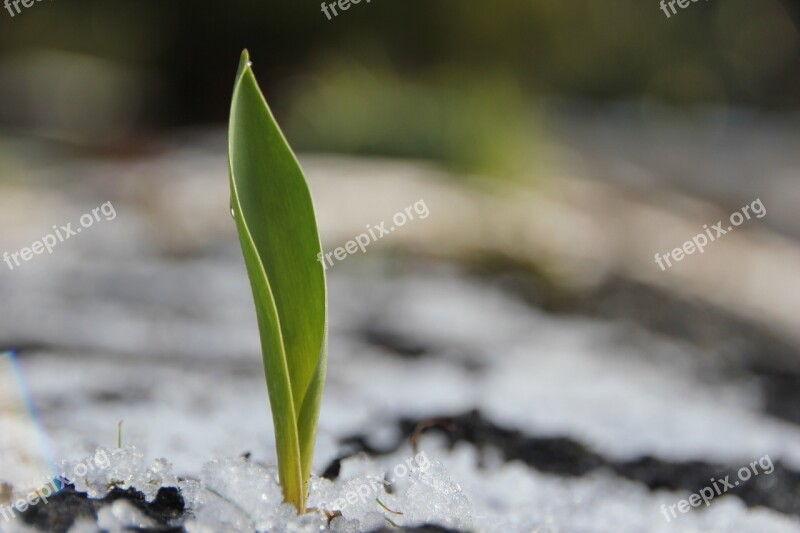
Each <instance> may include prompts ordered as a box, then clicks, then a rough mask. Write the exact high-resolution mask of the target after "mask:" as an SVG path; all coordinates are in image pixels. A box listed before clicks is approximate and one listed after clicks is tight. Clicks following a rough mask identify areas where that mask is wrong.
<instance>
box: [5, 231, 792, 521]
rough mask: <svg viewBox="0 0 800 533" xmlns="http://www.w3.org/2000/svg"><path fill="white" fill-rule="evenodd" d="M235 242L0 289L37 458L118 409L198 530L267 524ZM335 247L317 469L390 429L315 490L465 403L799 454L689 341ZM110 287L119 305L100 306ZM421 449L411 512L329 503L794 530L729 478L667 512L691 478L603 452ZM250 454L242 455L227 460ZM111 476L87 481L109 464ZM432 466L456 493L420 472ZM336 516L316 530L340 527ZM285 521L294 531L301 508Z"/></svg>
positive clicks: (695, 443) (364, 466) (573, 427)
mask: <svg viewBox="0 0 800 533" xmlns="http://www.w3.org/2000/svg"><path fill="white" fill-rule="evenodd" d="M236 252H237V251H236V249H235V248H233V247H230V248H225V249H223V250H222V251H221V252H220V253H219V254H218V255H217V256H215V257H212V258H208V259H204V260H202V261H180V262H175V261H152V262H150V263H149V264H146V263H145V262H141V263H140V264H126V265H122V264H121V265H119V268H102V269H101V268H100V267H98V266H97V265H95V268H96V270H92V269H90V270H89V271H87V270H85V269H84V268H83V267H84V265H74V266H73V267H70V268H65V269H64V271H63V272H60V273H59V277H60V280H59V279H55V280H53V281H52V283H53V285H51V286H45V287H36V286H26V285H25V284H24V283H21V284H18V285H15V286H14V288H13V289H12V288H9V287H6V288H5V289H6V294H5V295H4V296H5V299H6V301H16V302H19V306H20V309H23V306H22V302H26V305H25V306H24V312H22V311H21V312H20V314H19V315H18V317H19V316H23V317H24V316H25V314H24V313H30V314H31V315H35V316H38V317H40V320H41V323H42V324H48V325H49V326H50V327H48V328H47V329H43V330H41V332H40V334H39V336H38V340H40V342H41V343H42V344H41V345H40V346H38V347H31V348H30V349H29V350H25V351H23V352H22V356H21V358H20V360H21V363H22V366H23V368H24V372H25V373H26V375H27V377H28V380H29V384H30V388H31V391H32V395H33V398H34V399H35V401H36V404H37V405H38V406H39V409H40V412H41V415H42V421H43V424H44V427H45V428H46V433H47V435H48V436H49V439H50V441H51V442H52V445H53V446H54V448H55V455H56V456H57V457H61V458H71V459H74V460H77V459H80V458H81V457H83V456H85V455H87V454H90V453H92V452H93V451H94V450H95V448H96V447H97V446H104V447H106V448H112V449H113V448H114V447H115V444H116V439H117V423H118V421H120V420H123V421H124V425H123V432H122V437H123V444H124V445H130V446H135V447H136V448H138V449H139V450H141V451H142V452H143V454H144V456H146V457H147V458H148V460H150V459H154V458H158V457H164V458H166V459H167V461H169V462H170V463H171V464H172V465H173V467H172V468H173V472H174V474H175V475H177V476H179V477H181V478H186V479H191V480H195V482H194V484H192V485H191V487H193V488H194V489H193V490H192V488H191V487H190V490H188V491H187V492H186V494H187V500H188V503H189V504H190V505H192V506H195V509H196V514H197V518H196V519H195V520H194V521H192V522H191V523H190V524H189V525H188V526H187V529H188V530H189V531H217V530H219V529H215V528H217V527H221V526H219V524H220V523H222V524H227V526H226V527H231V528H233V529H232V530H237V529H238V528H243V529H244V530H247V529H248V527H252V526H253V525H259V524H261V525H262V526H263V524H270V527H269V528H268V529H269V530H280V528H277V526H276V524H277V523H278V522H275V521H274V520H278V521H280V520H285V519H287V518H286V517H283V518H281V519H280V520H279V519H278V518H276V517H275V516H273V515H272V514H271V513H275V512H285V509H284V510H283V511H279V510H276V508H274V505H273V504H275V503H276V502H277V501H278V500H279V496H278V494H279V493H278V492H277V490H278V489H277V486H276V485H275V484H274V481H273V478H274V472H273V471H272V470H270V469H269V468H267V467H264V466H261V465H262V464H268V463H271V462H272V461H273V460H274V449H273V448H272V433H271V424H270V420H269V410H268V404H267V397H266V390H265V385H264V379H263V375H262V372H261V366H260V365H261V363H260V359H259V354H258V344H257V343H258V339H257V332H256V327H255V323H254V320H253V317H252V315H251V309H250V306H251V303H250V301H249V299H248V297H249V296H248V292H247V291H248V286H247V279H246V277H245V275H244V271H243V269H242V267H241V265H240V263H239V259H238V256H237V255H236ZM354 263H355V266H354V268H351V269H346V268H336V269H333V270H332V271H331V275H330V285H331V288H330V291H331V312H330V314H331V318H332V331H331V350H330V371H329V379H328V386H327V390H326V396H325V402H324V407H323V413H322V420H321V423H320V436H319V445H318V452H317V457H316V470H317V473H318V474H321V473H322V472H323V471H324V470H325V468H326V466H328V465H330V464H331V462H332V461H333V460H334V459H336V458H337V457H339V456H340V455H347V453H346V452H348V451H349V450H350V449H351V448H350V447H349V446H348V445H346V444H345V445H342V444H340V442H341V441H342V440H343V439H346V438H348V437H352V436H354V435H359V436H363V437H365V438H367V439H368V440H369V442H370V444H371V446H375V447H377V448H386V449H387V450H392V449H393V448H395V447H396V446H395V444H397V443H398V442H400V446H399V447H396V449H394V450H393V451H391V453H388V454H386V455H380V456H375V457H368V456H364V455H355V456H353V457H351V458H348V459H345V461H344V465H343V467H342V470H341V474H340V475H339V477H338V478H337V479H336V480H335V481H327V480H325V481H320V482H318V483H321V484H322V485H324V487H323V489H324V490H325V491H328V492H330V491H333V492H334V494H333V495H332V496H328V499H329V501H334V500H335V499H336V498H334V497H333V496H335V495H337V494H338V495H339V496H341V495H346V494H347V491H348V490H349V489H348V488H347V487H353V486H358V484H359V483H360V484H364V483H369V481H368V480H369V479H370V478H375V477H381V471H382V470H384V471H388V472H389V473H391V472H392V471H393V469H394V468H395V467H396V466H397V465H402V464H404V461H405V460H406V459H408V458H409V457H413V452H412V451H411V448H410V446H409V444H408V443H407V442H403V441H401V436H400V429H399V426H398V421H399V420H401V419H412V420H424V419H426V418H429V417H442V416H450V415H453V416H455V415H460V414H462V413H465V412H469V411H470V410H473V409H479V410H480V411H481V412H482V413H483V415H484V416H485V417H486V418H487V419H489V420H491V421H492V422H493V423H494V424H497V425H499V426H502V427H508V428H513V429H516V430H519V431H520V432H522V433H524V434H526V435H530V436H536V437H568V438H570V439H572V440H574V441H576V442H579V443H581V444H583V445H585V446H586V447H588V448H589V449H591V450H594V452H596V453H597V454H599V455H600V456H602V457H604V458H606V459H607V460H609V461H633V460H636V459H637V458H639V457H641V456H644V455H650V456H654V457H657V458H658V459H660V460H662V461H665V462H684V461H705V462H709V463H724V464H729V465H730V466H731V471H732V472H734V473H735V471H736V470H737V469H738V468H739V467H740V466H742V465H748V464H749V463H750V462H751V461H754V460H758V459H759V458H762V457H764V456H767V455H768V456H769V457H770V458H771V460H772V461H774V462H776V463H778V462H780V463H782V464H784V465H786V466H787V467H789V468H791V469H792V470H794V471H800V430H798V428H797V427H796V426H794V425H792V424H788V423H785V422H781V421H778V420H777V419H774V418H770V417H768V416H765V415H764V413H763V412H762V411H761V405H760V399H759V397H758V394H757V391H756V389H754V388H753V387H752V386H750V385H748V383H742V382H713V381H706V380H704V379H703V372H701V371H700V369H699V368H698V363H697V362H696V361H697V360H698V357H697V353H696V351H697V349H696V348H695V347H691V346H688V345H682V344H681V343H678V342H674V341H671V340H668V339H666V338H663V337H658V336H656V335H653V334H650V333H647V332H644V331H638V332H636V334H631V333H630V327H631V326H630V325H625V324H621V323H617V322H611V321H602V322H601V321H597V320H592V319H588V318H585V317H576V316H554V315H548V314H546V313H543V312H542V311H540V310H537V309H534V308H530V307H528V306H527V305H526V304H525V303H524V302H522V301H520V300H519V299H518V298H516V297H515V296H513V295H510V294H508V293H507V292H504V291H503V290H501V289H500V288H498V287H497V286H496V285H493V284H492V283H490V282H487V281H482V280H478V279H475V278H473V277H470V276H467V275H464V274H462V273H459V271H458V270H457V269H456V268H453V267H448V266H441V265H440V266H430V265H416V266H415V265H410V266H409V268H408V269H407V272H406V273H404V274H402V275H399V276H398V275H387V274H386V273H387V272H388V271H390V268H389V264H388V263H385V262H383V261H382V260H372V259H368V260H364V261H362V262H354ZM103 266H104V267H105V266H106V265H103ZM79 267H80V268H79ZM67 280H69V281H67ZM62 282H63V283H62ZM83 283H93V284H94V285H93V287H95V288H94V290H93V291H92V292H91V296H92V297H91V298H90V299H86V300H83V299H81V298H80V297H78V295H79V294H81V292H82V284H83ZM54 287H61V289H56V290H54ZM125 291H130V293H129V294H128V295H125V297H124V300H125V302H126V305H115V303H114V301H115V300H117V299H119V298H120V297H121V296H120V292H125ZM66 307H68V308H69V310H70V311H69V314H70V316H71V317H72V320H74V324H94V325H95V326H94V327H96V328H97V334H91V335H84V336H80V335H79V334H77V333H76V332H75V330H74V329H72V325H73V324H72V323H70V322H69V321H59V320H57V317H56V314H57V313H59V312H61V310H62V309H63V308H66ZM18 320H20V322H17V323H13V320H12V323H11V324H10V325H9V323H8V322H6V323H5V324H3V326H2V330H3V331H2V334H3V336H4V337H5V338H9V337H11V336H12V334H14V333H15V334H17V335H20V334H28V335H33V334H34V332H33V331H30V332H26V331H25V330H24V328H22V319H20V318H18ZM57 343H62V344H63V343H66V344H67V345H70V344H72V346H66V347H62V348H56V347H54V345H56V344H57ZM73 343H74V344H73ZM403 343H405V344H403ZM700 359H702V358H700ZM420 446H421V450H423V451H424V452H425V454H427V456H428V457H430V458H431V461H432V462H434V463H435V465H436V467H435V468H431V469H430V471H429V472H419V474H420V479H414V480H412V485H411V488H409V489H408V490H409V491H416V492H412V494H415V495H417V498H418V500H417V501H418V503H417V504H416V505H419V500H421V501H422V502H424V503H425V504H427V506H425V507H422V508H420V509H414V508H413V501H412V500H409V499H408V498H406V497H405V495H404V493H403V492H402V491H401V492H400V493H398V494H395V495H383V499H382V500H381V501H382V502H383V503H384V504H385V505H386V506H387V507H389V508H390V509H392V510H401V511H403V510H404V511H405V512H406V514H404V515H402V516H401V515H397V516H394V515H392V514H391V513H388V512H387V511H382V510H381V508H380V506H379V505H378V504H377V503H376V502H374V501H370V502H369V504H368V505H361V506H356V507H357V508H356V509H354V510H350V511H347V510H345V512H344V519H348V518H350V519H360V520H362V521H364V524H367V525H368V526H369V527H374V526H379V525H381V520H383V518H382V517H383V516H386V517H388V518H390V519H391V520H393V521H394V522H395V523H397V524H414V523H424V522H426V521H431V522H437V523H440V524H442V525H448V526H451V527H461V528H464V529H474V530H476V531H499V530H503V531H608V530H610V529H613V530H615V531H644V530H647V531H675V530H680V531H712V530H713V531H742V530H747V531H795V530H797V531H800V522H798V521H797V519H796V517H790V516H786V515H782V514H780V513H778V512H776V511H774V510H769V509H766V508H751V509H748V508H747V507H746V506H745V505H744V504H743V503H742V502H741V501H740V500H739V499H738V498H736V497H731V496H724V497H719V498H718V499H716V500H713V501H712V502H711V505H710V506H709V507H708V508H705V506H703V507H702V508H699V509H692V510H691V511H690V512H688V513H686V514H682V513H681V514H678V515H677V519H673V520H670V521H667V520H666V518H665V515H664V514H662V513H663V512H662V510H661V506H662V504H666V505H667V506H669V505H672V504H676V503H677V502H678V501H680V500H682V499H684V498H686V497H688V491H686V492H684V491H667V490H650V489H648V487H647V486H645V485H643V484H641V483H638V482H636V481H633V480H631V479H626V478H625V477H623V476H620V475H618V474H616V473H614V472H610V471H608V470H606V469H597V470H593V471H591V472H588V473H586V474H585V475H581V476H562V475H558V474H553V473H546V472H541V471H539V470H537V469H536V468H533V467H532V466H530V465H528V464H525V462H524V461H510V462H506V461H504V460H503V457H502V453H501V451H500V450H494V451H492V450H489V451H488V452H487V451H486V450H480V449H479V447H477V446H476V445H475V444H473V443H469V442H461V443H458V444H457V445H456V446H455V447H453V448H452V449H449V447H448V446H447V445H446V441H445V439H444V438H443V436H442V434H441V433H439V432H430V435H427V434H426V435H425V436H423V437H422V438H421V440H420ZM247 452H249V453H250V454H252V455H251V458H250V459H249V460H245V459H239V460H237V459H235V458H236V457H238V456H240V455H242V454H244V453H247ZM213 458H217V459H218V460H217V462H212V463H211V464H206V463H208V462H209V461H211V460H212V459H213ZM125 460H128V459H125ZM204 465H205V466H204ZM440 465H441V466H440ZM104 475H105V473H104ZM131 475H132V476H133V475H134V474H131ZM766 475H768V474H762V476H766ZM108 476H109V477H108V479H105V478H103V480H102V481H103V483H100V486H103V485H104V484H105V482H106V481H108V480H109V479H117V477H118V476H117V475H116V474H110V473H108ZM359 476H361V477H359ZM165 479H174V478H172V477H169V476H167V477H166V478H165ZM406 481H408V480H406ZM130 483H133V484H136V482H135V481H133V478H131V481H130ZM197 483H199V485H198V484H197ZM442 484H447V485H449V486H451V487H453V490H452V491H442V490H439V489H438V488H437V487H440V486H441V485H442ZM456 484H457V486H458V487H460V489H456V488H455V487H456ZM139 485H141V482H140V483H139ZM205 486H210V487H212V489H213V491H214V493H218V492H222V493H223V495H224V496H225V498H221V497H219V496H216V495H215V494H214V493H210V492H208V491H207V490H205V489H204V488H203V487H205ZM139 488H141V489H147V487H141V486H139ZM152 488H153V487H152V486H151V487H150V489H151V490H150V494H149V496H150V497H151V498H152V497H154V496H155V493H154V492H153V491H152ZM320 490H322V489H320ZM100 496H102V494H100ZM276 498H277V499H276ZM313 498H314V497H313V496H312V501H313ZM227 500H232V501H235V502H237V504H238V505H239V506H240V507H243V508H244V509H245V511H246V512H244V513H243V512H241V511H236V512H234V511H232V510H231V505H230V504H229V503H228V502H227ZM384 500H385V501H384ZM465 502H469V503H468V504H467V503H465ZM120 516H127V515H125V513H122V512H121V515H120ZM344 519H337V521H336V522H335V523H333V524H332V527H341V528H342V529H341V530H342V531H350V530H353V529H352V528H353V527H359V526H355V525H354V523H350V522H346V521H345V520H344ZM106 520H110V518H109V517H106ZM304 520H305V521H306V522H303V523H305V524H306V527H307V528H308V530H312V529H314V527H318V526H319V523H318V521H316V522H315V521H314V520H312V519H309V518H306V519H304ZM309 520H311V522H313V524H311V523H308V522H307V521H309ZM112 522H113V521H112ZM215 524H217V525H215ZM0 527H4V526H0ZM361 527H364V525H362V526H361ZM273 528H275V529H273ZM348 528H350V529H348ZM10 530H13V529H10ZM81 531H82V530H81Z"/></svg>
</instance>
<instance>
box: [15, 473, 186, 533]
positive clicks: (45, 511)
mask: <svg viewBox="0 0 800 533" xmlns="http://www.w3.org/2000/svg"><path fill="white" fill-rule="evenodd" d="M117 500H127V501H128V502H129V503H131V504H132V505H133V506H134V507H136V508H137V509H138V510H140V511H141V512H142V513H144V514H145V515H146V516H147V517H149V518H151V519H152V520H153V521H154V522H155V523H156V524H158V527H155V528H133V529H129V531H138V532H141V533H148V532H152V533H155V532H161V533H172V532H181V531H184V529H183V527H176V526H175V525H174V524H176V522H179V521H180V520H181V518H182V517H183V515H184V512H185V504H184V501H183V496H181V493H180V491H179V490H178V489H177V488H175V487H162V488H161V489H159V491H158V494H157V495H156V498H155V499H154V500H153V501H152V502H147V501H146V500H145V497H144V494H142V493H141V492H139V491H137V490H135V489H132V488H129V489H126V490H122V489H120V488H114V489H112V490H111V492H109V493H108V495H107V496H106V497H105V498H103V499H92V498H89V496H88V494H86V493H85V492H78V491H76V490H75V487H74V486H72V485H67V486H65V487H64V489H63V490H61V491H60V492H58V493H57V494H55V495H53V497H52V498H50V500H49V503H47V504H43V503H39V504H38V505H35V506H33V507H30V508H28V509H27V510H26V511H25V512H24V513H22V514H20V518H21V519H22V520H23V521H24V522H25V523H26V524H28V525H31V526H34V527H36V528H38V529H39V530H41V531H47V532H48V533H66V531H67V530H69V528H70V527H71V526H72V524H73V523H75V521H76V520H78V519H79V518H90V519H95V520H96V519H97V512H98V511H99V510H100V508H101V507H103V506H105V505H108V504H110V503H113V502H115V501H117Z"/></svg>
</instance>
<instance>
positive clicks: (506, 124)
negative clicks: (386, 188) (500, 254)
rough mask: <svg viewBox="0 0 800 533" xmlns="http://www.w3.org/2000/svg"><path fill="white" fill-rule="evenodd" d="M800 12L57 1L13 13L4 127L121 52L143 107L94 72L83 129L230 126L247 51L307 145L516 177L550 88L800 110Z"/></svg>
mask: <svg viewBox="0 0 800 533" xmlns="http://www.w3.org/2000/svg"><path fill="white" fill-rule="evenodd" d="M796 9H797V7H796V4H795V3H792V2H791V1H790V0H759V1H758V2H753V1H752V0H710V1H707V2H697V3H692V4H691V5H690V8H687V9H684V10H681V11H680V12H679V13H678V14H677V15H674V16H672V17H671V18H669V19H668V18H666V17H665V15H664V13H663V12H662V11H661V9H660V8H659V2H658V0H647V1H642V0H614V1H613V2H597V1H596V0H564V1H559V2H554V1H552V0H527V1H520V0H493V1H492V2H463V1H456V0H434V1H431V0H403V1H402V2H400V1H394V2H392V1H389V0H373V1H372V2H370V3H369V4H367V3H365V2H361V3H360V4H358V5H353V6H352V7H351V8H350V9H349V10H347V11H345V12H341V13H340V14H339V15H338V16H337V17H335V18H333V19H332V20H328V19H327V17H326V16H325V15H324V14H323V12H322V10H321V5H320V2H318V1H311V2H310V1H299V2H276V1H273V0H270V1H268V2H262V1H257V0H231V1H227V2H219V1H212V0H193V1H191V2H189V1H188V0H174V1H171V2H164V1H163V0H162V1H156V0H70V1H69V2H65V1H62V2H47V3H41V4H36V8H35V9H33V8H32V9H29V10H26V12H25V13H23V14H21V15H18V16H16V17H14V18H11V17H9V16H7V15H6V14H5V13H2V14H0V26H2V27H0V99H2V101H3V102H4V106H3V107H1V108H0V128H2V127H3V126H6V127H9V126H10V127H14V126H19V125H20V124H23V125H26V126H28V125H30V124H31V123H35V120H36V119H37V118H38V117H39V115H41V114H42V113H37V112H36V109H42V108H43V107H42V106H44V105H45V103H46V102H51V104H49V105H50V106H52V105H54V104H53V102H56V103H58V102H62V104H61V107H62V108H59V109H50V108H47V109H48V115H49V116H50V117H56V116H60V114H66V115H69V114H70V113H69V112H68V109H67V108H69V109H72V110H73V111H72V114H73V115H74V109H76V108H77V109H89V108H90V104H91V101H89V100H90V99H89V98H88V97H85V98H84V100H85V102H84V101H81V97H82V95H83V94H84V92H83V91H75V90H73V91H72V92H71V93H69V94H68V95H67V96H60V93H59V87H63V86H64V85H65V84H64V83H63V82H62V79H75V77H76V76H77V77H78V79H80V77H81V71H80V69H81V68H82V67H81V65H92V69H93V70H92V72H90V73H87V79H91V80H98V79H101V78H102V76H101V74H100V73H101V72H102V71H103V68H105V70H107V71H108V72H111V70H112V69H111V66H113V68H114V69H116V70H117V72H116V74H115V79H116V80H119V81H115V82H114V84H112V85H114V86H115V87H117V92H119V93H120V94H126V100H125V102H123V104H125V103H128V102H133V103H135V105H120V103H115V102H113V100H111V99H110V98H112V96H107V95H105V94H98V92H100V93H102V90H101V88H99V85H98V84H97V83H95V82H91V85H92V87H93V88H95V89H94V90H93V91H85V94H92V95H93V96H92V98H91V100H93V101H95V102H97V101H102V102H104V106H105V107H104V109H106V110H107V111H104V113H103V114H101V115H100V116H90V118H91V119H92V121H93V122H92V125H91V126H92V127H90V128H88V127H84V128H79V129H80V131H81V132H82V134H85V135H94V136H95V137H96V138H98V139H101V140H102V139H107V138H110V137H112V136H111V135H109V128H108V124H107V123H106V124H104V121H106V122H108V121H110V120H114V127H115V128H117V130H118V131H119V130H122V131H123V133H127V132H129V131H135V130H136V128H139V129H147V130H151V129H153V128H164V127H173V126H180V127H184V126H187V125H197V124H202V123H213V124H223V123H224V121H225V120H226V115H225V110H226V107H227V105H226V99H227V97H228V94H229V92H230V87H229V79H230V77H231V72H230V68H229V66H230V64H231V58H235V57H237V56H238V53H239V51H240V50H241V49H242V48H244V47H247V48H249V49H250V50H251V51H252V53H253V56H254V57H257V58H259V60H258V63H257V64H256V69H257V70H258V72H259V76H260V79H261V80H262V85H263V87H264V90H265V93H266V94H267V97H268V98H269V99H270V102H272V103H273V109H274V111H275V113H276V115H277V117H278V119H279V120H281V121H282V122H286V123H287V124H288V125H289V128H288V129H289V130H290V132H289V133H290V137H291V138H292V141H293V142H294V143H295V144H296V145H297V146H299V147H301V148H308V149H315V150H325V151H347V152H356V153H367V154H384V155H399V156H415V157H430V158H433V159H436V160H441V161H446V162H449V163H451V164H453V165H454V166H456V167H469V168H471V169H474V170H477V171H482V170H483V169H485V168H494V169H500V171H501V172H504V173H507V172H512V171H513V168H514V167H517V166H519V165H521V164H523V163H524V161H523V160H521V159H519V157H518V155H519V154H520V153H523V152H529V151H530V150H529V149H530V146H531V145H532V144H533V142H534V141H535V136H533V137H532V135H533V134H535V132H537V131H539V130H540V127H539V125H538V124H537V122H536V120H534V118H535V117H536V116H537V115H536V111H535V110H536V109H537V106H538V105H537V104H538V103H539V102H542V101H545V100H547V101H552V100H553V99H555V100H557V101H567V102H569V101H579V102H582V103H588V104H605V103H614V102H618V101H625V102H632V103H634V104H636V103H637V102H640V101H647V102H653V101H655V102H661V103H666V104H669V105H673V106H684V107H685V106H688V107H691V106H695V105H703V106H747V107H754V108H757V109H762V110H777V111H784V110H791V109H796V108H797V106H798V104H800V68H799V67H800V37H799V34H798V26H797V13H796ZM20 57H24V58H25V61H23V62H22V63H24V64H28V65H31V63H32V61H31V58H36V57H42V58H44V59H42V61H43V62H44V61H46V62H47V67H46V68H40V69H38V70H37V69H36V67H35V66H33V67H29V70H31V71H33V72H36V73H37V74H36V78H35V80H34V81H29V80H27V79H26V78H24V73H20V72H18V71H15V70H14V67H13V65H15V64H20V63H21V62H20V61H19V58H20ZM80 57H83V58H84V60H81V61H78V59H77V58H80ZM86 57H91V58H93V60H94V61H93V62H88V61H86V60H85V58H86ZM53 58H58V61H62V58H63V60H64V62H63V67H62V69H61V70H62V71H63V72H61V73H60V72H59V71H58V69H54V68H52V67H51V66H50V65H51V64H52V62H53ZM69 58H73V59H74V61H67V60H69ZM104 65H106V67H104ZM43 72H44V73H45V74H46V75H45V74H42V73H43ZM69 73H71V74H69ZM68 76H71V78H69V77H68ZM42 80H44V81H42ZM87 83H88V82H87ZM32 85H35V87H31V86H32ZM70 87H73V89H74V83H73V84H72V85H70ZM126 110H127V113H128V114H127V115H125V112H126ZM26 113H27V114H26ZM31 117H32V118H31ZM532 117H533V118H532ZM73 118H74V117H73ZM87 120H88V118H87ZM46 127H47V128H49V129H50V130H53V129H58V128H62V129H63V128H74V127H76V126H75V125H74V124H72V123H71V122H64V121H62V122H61V123H58V124H55V125H53V124H47V125H46ZM40 129H42V128H40ZM87 132H88V133H87ZM63 136H65V137H68V134H65V135H63ZM515 161H516V162H515Z"/></svg>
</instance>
